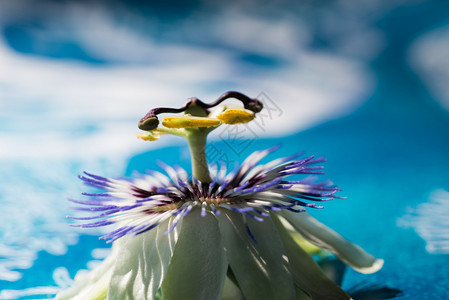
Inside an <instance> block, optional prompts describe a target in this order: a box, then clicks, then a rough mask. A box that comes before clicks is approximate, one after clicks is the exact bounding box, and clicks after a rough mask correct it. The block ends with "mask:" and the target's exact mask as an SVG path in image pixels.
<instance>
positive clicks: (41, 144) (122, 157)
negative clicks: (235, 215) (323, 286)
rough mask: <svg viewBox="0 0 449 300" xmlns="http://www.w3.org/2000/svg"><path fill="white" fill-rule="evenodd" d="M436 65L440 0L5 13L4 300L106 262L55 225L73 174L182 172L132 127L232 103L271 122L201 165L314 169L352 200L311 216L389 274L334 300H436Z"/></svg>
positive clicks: (444, 283)
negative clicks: (284, 161)
mask: <svg viewBox="0 0 449 300" xmlns="http://www.w3.org/2000/svg"><path fill="white" fill-rule="evenodd" d="M448 49H449V2H447V1H422V0H421V1H420V0H410V1H394V2H393V1H382V0H375V1H373V0H371V1H368V0H364V1H343V0H340V1H300V2H296V1H282V0H280V1H266V2H264V3H258V2H256V1H246V2H239V1H226V2H223V3H222V2H219V1H215V2H207V1H200V0H198V1H193V2H182V1H177V2H162V1H158V2H154V3H153V2H140V1H118V0H114V1H68V0H67V1H25V0H19V1H8V0H5V1H1V2H0V220H1V221H0V299H36V298H48V297H51V296H52V294H54V293H55V292H56V291H57V290H58V289H59V288H61V287H65V286H67V285H68V284H70V278H73V276H74V275H75V273H76V272H77V271H78V270H79V269H83V268H87V267H88V266H90V267H92V266H93V265H94V264H95V263H98V261H99V260H100V259H101V258H102V257H104V256H105V255H106V254H107V251H108V250H107V248H108V246H109V245H106V244H105V243H104V241H99V240H98V238H97V237H98V236H99V235H100V234H101V232H100V231H93V230H88V231H81V230H77V229H74V228H71V227H69V226H68V224H69V221H68V220H67V219H66V215H68V214H70V207H69V206H70V204H69V203H68V201H66V199H67V198H68V197H72V198H77V197H78V198H79V193H80V192H81V191H82V188H83V187H82V186H81V183H80V182H79V181H78V180H77V178H76V176H77V174H79V173H81V172H82V171H83V170H86V171H89V172H93V173H97V174H103V175H106V176H113V177H120V176H123V175H127V176H130V175H132V173H133V172H135V171H139V172H144V171H145V170H146V169H153V168H158V167H157V165H156V161H155V158H158V159H160V160H162V161H165V162H167V163H178V164H180V165H182V166H184V167H186V168H188V167H189V161H188V150H187V149H186V146H185V144H184V143H183V141H181V140H180V139H177V138H170V137H162V138H161V140H159V141H158V142H155V143H148V142H143V141H141V140H137V139H136V138H135V133H136V132H137V127H136V123H137V121H138V120H139V119H140V118H141V117H142V116H143V115H144V114H145V113H146V112H147V111H148V110H149V109H151V108H153V107H157V106H174V107H178V106H180V105H182V104H183V103H184V101H185V99H186V98H189V97H198V98H200V99H202V100H203V101H206V102H210V101H213V100H215V99H216V98H217V97H218V96H219V95H220V94H222V93H223V92H225V91H228V90H238V91H240V92H243V93H245V94H247V95H249V96H251V97H256V96H257V97H259V98H260V99H261V100H262V101H263V102H264V104H265V107H266V108H267V109H266V110H265V111H264V112H262V114H261V115H260V116H259V118H258V119H256V121H255V122H253V123H250V125H248V126H243V125H242V126H240V127H238V129H237V130H230V129H226V128H224V129H220V130H217V132H216V133H214V135H213V136H212V137H211V143H210V145H209V149H208V152H207V155H208V158H209V160H211V161H212V160H225V161H226V162H230V163H231V162H234V161H242V160H243V159H244V158H245V157H246V156H247V155H248V154H249V153H251V152H252V151H254V150H256V149H261V148H267V147H270V146H273V145H276V144H281V145H282V147H281V149H280V150H278V151H277V153H276V154H274V155H273V156H272V158H274V157H278V156H285V155H289V154H291V153H294V152H298V151H300V150H305V151H306V153H307V154H316V155H319V156H325V157H326V158H327V159H328V162H327V163H326V177H329V178H331V179H332V180H333V181H334V182H336V183H337V184H338V185H339V186H340V187H341V188H343V194H344V195H345V196H347V197H348V198H347V199H346V200H335V201H332V202H331V203H326V205H325V208H324V209H321V210H315V211H313V212H312V213H313V214H314V215H315V216H316V217H317V218H318V219H319V220H320V221H322V222H324V223H326V224H327V225H329V226H330V227H332V228H333V229H335V230H337V231H338V232H340V233H341V234H343V235H344V236H345V237H347V238H348V239H350V240H351V241H353V242H355V243H357V244H359V245H361V246H362V247H364V248H365V249H367V250H368V251H369V252H371V253H373V254H374V255H376V256H377V257H381V258H383V259H385V266H384V268H383V269H382V270H381V271H380V272H378V273H376V274H372V275H361V274H358V273H356V272H355V271H352V270H347V272H346V275H345V279H344V281H343V287H344V288H345V289H350V288H352V287H354V286H357V285H359V284H361V283H363V284H366V285H369V284H377V285H381V286H389V287H392V288H396V289H400V290H402V291H403V294H402V296H401V297H399V298H401V299H445V298H447V296H446V295H447V294H448V293H449V288H448V286H449V268H448V267H447V266H448V265H449V256H448V255H447V254H448V253H449V193H448V192H447V191H449V171H448V166H449V130H448V129H449V118H448V109H449V84H448V82H449V51H448Z"/></svg>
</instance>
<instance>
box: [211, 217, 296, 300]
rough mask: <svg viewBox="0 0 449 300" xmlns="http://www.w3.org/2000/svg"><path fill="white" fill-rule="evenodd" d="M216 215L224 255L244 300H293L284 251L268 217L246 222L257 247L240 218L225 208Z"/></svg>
mask: <svg viewBox="0 0 449 300" xmlns="http://www.w3.org/2000/svg"><path fill="white" fill-rule="evenodd" d="M220 212H221V214H220V215H219V216H217V219H218V223H219V226H220V232H221V234H222V236H223V242H224V245H225V250H226V255H227V257H228V261H229V264H230V266H231V269H232V270H233V272H234V275H235V277H236V279H237V281H238V283H239V286H240V288H241V290H242V292H243V294H244V295H245V297H246V298H247V299H294V298H295V289H294V285H293V278H292V276H291V274H290V270H289V267H288V261H287V256H286V254H285V249H284V247H283V245H282V242H281V240H280V238H279V234H278V232H277V230H276V228H275V226H274V224H273V222H272V221H271V219H270V218H266V219H264V221H263V222H258V221H254V220H252V219H248V226H249V228H250V230H251V234H252V235H253V236H254V238H255V239H256V241H257V244H255V243H254V241H253V240H252V239H251V238H250V236H249V233H248V232H247V230H246V229H245V226H244V222H243V216H242V215H241V214H238V213H235V212H231V211H228V210H225V209H221V210H220Z"/></svg>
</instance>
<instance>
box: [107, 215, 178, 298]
mask: <svg viewBox="0 0 449 300" xmlns="http://www.w3.org/2000/svg"><path fill="white" fill-rule="evenodd" d="M173 219H174V218H173V217H170V218H169V219H168V220H166V221H164V222H163V223H161V224H160V225H158V226H157V227H156V228H153V229H151V230H149V231H147V232H145V233H142V234H139V235H137V236H125V237H123V238H121V239H119V240H117V242H120V243H121V251H120V252H119V253H118V256H117V262H116V264H115V269H114V272H113V275H112V278H111V283H110V286H109V290H108V298H109V299H111V300H112V299H120V300H125V299H154V295H155V294H156V292H157V290H158V289H159V288H160V286H161V284H162V281H163V279H164V276H165V274H166V273H167V269H168V265H169V263H170V260H171V258H172V255H173V252H174V248H175V245H176V241H177V239H178V231H179V230H180V228H181V223H179V224H178V225H177V226H176V227H175V229H174V230H173V231H172V232H171V233H169V234H165V233H166V232H167V231H168V230H169V229H170V227H171V225H172V222H173Z"/></svg>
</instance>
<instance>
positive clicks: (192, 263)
mask: <svg viewBox="0 0 449 300" xmlns="http://www.w3.org/2000/svg"><path fill="white" fill-rule="evenodd" d="M227 269H228V262H227V261H226V256H225V253H224V249H223V245H222V242H221V235H220V231H219V229H218V224H217V220H216V219H215V217H214V216H213V215H212V214H211V213H207V214H206V216H204V217H202V216H201V214H200V209H199V208H194V209H193V210H192V211H191V212H190V213H189V215H187V216H186V217H185V218H184V220H183V222H182V229H181V232H180V234H179V239H178V243H177V244H176V247H175V252H174V254H173V259H172V260H171V263H170V267H169V268H168V272H167V275H166V277H165V279H164V282H163V284H162V295H163V298H164V300H178V299H195V300H201V299H204V300H213V299H219V297H220V295H221V291H222V289H223V285H224V282H225V278H226V271H227Z"/></svg>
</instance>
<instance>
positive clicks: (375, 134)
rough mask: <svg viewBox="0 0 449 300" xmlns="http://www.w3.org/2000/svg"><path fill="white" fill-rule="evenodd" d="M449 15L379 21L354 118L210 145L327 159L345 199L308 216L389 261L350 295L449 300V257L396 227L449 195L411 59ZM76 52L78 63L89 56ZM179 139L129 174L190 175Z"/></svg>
mask: <svg viewBox="0 0 449 300" xmlns="http://www.w3.org/2000/svg"><path fill="white" fill-rule="evenodd" d="M448 10H449V4H447V3H446V4H443V2H439V3H438V2H426V1H424V2H423V3H422V4H421V5H411V6H409V7H405V8H402V9H394V10H392V11H390V12H389V13H388V14H386V15H384V16H383V17H382V18H380V19H379V20H378V21H377V22H376V23H375V26H376V28H377V29H378V30H381V31H382V33H383V34H384V35H385V38H386V43H385V44H386V47H385V49H384V50H383V51H382V52H381V54H380V55H378V56H377V57H376V58H374V59H373V60H372V61H370V62H369V66H370V69H371V71H372V72H373V75H374V81H375V82H376V88H375V89H374V92H373V93H372V94H371V95H369V96H368V99H365V100H366V101H365V102H364V103H365V104H364V105H363V106H362V107H360V108H359V109H358V110H357V111H355V112H354V113H352V114H350V115H349V116H346V117H344V118H340V119H335V120H332V121H330V122H327V123H324V124H321V125H318V126H316V127H314V128H311V129H308V130H306V131H301V132H298V133H295V134H292V135H289V136H282V137H276V138H272V139H264V138H258V139H254V140H251V141H249V140H247V141H246V144H245V141H237V142H236V141H235V140H229V139H227V140H226V139H223V138H222V137H218V136H215V137H212V139H211V141H212V144H211V145H213V147H216V148H217V149H222V150H223V151H224V152H225V153H232V151H234V154H233V158H232V159H231V160H232V161H235V160H238V161H240V162H241V161H243V159H244V158H245V157H246V156H247V155H249V154H250V153H252V151H254V150H258V149H265V148H268V147H271V146H274V145H278V144H280V145H281V148H280V149H279V150H277V151H276V152H275V153H274V154H271V157H270V158H276V157H282V156H287V155H290V154H292V153H296V152H299V151H303V150H304V151H305V152H306V154H305V155H312V154H314V155H317V156H325V157H326V158H327V162H326V163H325V171H326V175H325V177H326V178H330V179H332V180H333V181H334V182H335V183H336V184H337V185H338V186H339V187H341V188H342V189H343V191H342V192H341V195H344V196H346V197H347V199H336V200H334V201H332V202H328V203H325V208H324V209H320V210H314V211H311V213H312V214H313V215H314V216H315V217H316V218H318V219H319V220H320V221H322V222H323V223H325V224H327V225H328V226H329V227H331V228H333V229H334V230H336V231H337V232H339V233H340V234H342V235H343V236H345V237H346V238H348V239H349V240H351V241H353V242H355V243H356V244H359V245H361V246H362V247H363V248H364V249H366V250H367V251H368V252H370V253H372V254H373V255H375V256H377V257H379V258H383V259H384V260H385V265H384V267H383V269H382V270H381V271H379V272H378V273H375V274H372V275H363V274H359V273H357V272H355V271H353V270H351V269H349V268H348V269H347V271H346V274H345V278H344V281H343V288H345V289H350V288H351V287H353V286H355V285H357V284H360V283H361V282H366V283H373V284H379V285H382V286H389V287H392V288H396V289H400V290H401V291H402V292H403V293H402V295H401V296H399V297H398V299H447V297H448V296H447V295H448V294H449V268H448V267H447V266H449V255H443V254H430V253H428V252H427V251H426V249H425V241H424V240H422V239H421V238H420V237H419V236H418V234H417V233H416V232H415V231H414V230H413V229H411V228H403V227H401V226H398V219H400V218H401V217H403V216H404V215H405V214H406V213H407V209H408V208H409V207H416V206H417V205H418V204H420V203H422V202H425V201H427V199H428V197H429V195H430V193H431V192H432V191H434V190H436V189H445V190H449V171H448V166H449V114H448V112H447V111H446V110H444V109H443V108H442V107H440V106H439V105H438V104H437V102H436V101H435V98H434V96H432V95H431V94H430V93H429V91H428V89H427V87H426V86H424V85H423V83H422V81H421V80H420V79H419V78H418V77H417V75H416V74H415V73H414V71H413V70H412V69H411V68H410V66H409V64H408V61H407V50H408V49H409V46H410V44H411V43H412V42H413V41H414V40H415V39H416V38H417V37H419V36H420V35H421V34H423V33H425V32H427V31H429V30H431V29H433V28H435V27H437V26H439V25H441V24H442V23H444V22H447V21H448V18H447V11H448ZM417 15H419V18H417V17H416V16H417ZM8 30H9V31H7V32H5V34H6V36H7V37H8V36H9V37H10V36H12V33H13V31H14V30H15V29H14V28H10V29H8ZM325 40H326V39H325V38H323V37H322V36H321V37H320V35H319V32H316V41H315V43H314V47H317V48H330V47H332V46H331V45H329V44H327V43H324V42H323V41H325ZM71 49H72V48H71ZM19 50H20V49H19ZM25 50H26V51H29V49H28V48H26V49H25ZM25 50H23V51H25ZM71 51H75V50H73V49H72V50H71ZM73 53H76V56H77V58H82V56H83V55H84V54H82V55H81V54H79V52H77V51H75V52H73ZM74 55H75V54H74ZM242 57H244V59H247V60H251V61H253V62H254V63H255V64H262V65H272V64H273V61H274V60H272V59H270V58H264V57H256V56H252V55H250V54H248V55H246V54H242ZM276 65H278V63H276ZM219 92H221V91H219ZM173 141H174V145H173V146H168V147H164V148H163V149H156V150H150V151H148V152H145V153H138V154H136V155H135V156H133V157H130V158H129V162H128V166H127V168H126V170H124V171H123V175H126V176H131V175H132V174H133V172H145V171H146V170H148V169H159V167H158V166H157V162H156V159H155V158H157V159H158V160H161V161H164V162H166V163H168V164H179V165H181V166H182V167H185V168H187V169H189V164H190V162H189V159H188V149H187V147H186V145H184V144H182V143H181V141H179V143H177V142H178V141H177V140H173ZM242 145H243V146H242ZM239 147H240V148H239ZM180 158H181V159H180ZM448 217H449V216H448ZM105 247H108V245H105V243H104V241H100V240H98V238H97V237H96V236H91V235H81V236H80V240H79V242H78V243H77V244H76V245H73V246H69V248H68V251H67V254H65V255H62V256H56V255H51V254H49V253H47V252H45V251H41V252H40V253H38V258H37V260H36V261H35V264H34V265H33V266H32V267H31V268H29V269H27V270H23V271H22V273H23V274H24V276H23V278H22V279H21V280H20V281H16V282H0V286H1V288H2V289H21V288H22V289H23V288H26V287H33V286H43V285H52V284H53V281H52V272H53V270H54V269H55V268H57V267H60V266H61V265H63V266H66V267H67V269H68V270H69V273H70V275H71V277H73V276H74V275H75V273H76V271H77V270H79V269H82V268H86V263H87V261H89V260H91V259H92V257H91V255H90V253H91V251H92V249H95V248H105ZM42 297H43V298H44V297H45V295H44V296H42ZM29 298H30V297H25V298H24V299H29ZM32 298H35V297H32Z"/></svg>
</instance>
